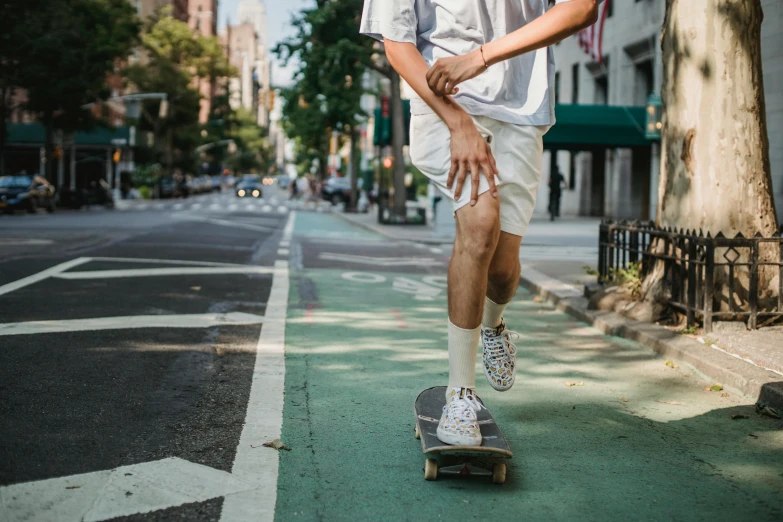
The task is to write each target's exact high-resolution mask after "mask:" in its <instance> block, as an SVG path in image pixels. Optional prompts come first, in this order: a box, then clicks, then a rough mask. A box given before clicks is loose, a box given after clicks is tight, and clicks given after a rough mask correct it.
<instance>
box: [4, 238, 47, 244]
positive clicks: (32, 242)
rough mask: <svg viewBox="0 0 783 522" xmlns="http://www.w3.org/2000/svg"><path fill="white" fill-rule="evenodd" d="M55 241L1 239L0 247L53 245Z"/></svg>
mask: <svg viewBox="0 0 783 522" xmlns="http://www.w3.org/2000/svg"><path fill="white" fill-rule="evenodd" d="M51 244H54V241H52V240H51V239H24V238H18V239H17V238H12V237H0V246H19V245H35V246H38V245H51Z"/></svg>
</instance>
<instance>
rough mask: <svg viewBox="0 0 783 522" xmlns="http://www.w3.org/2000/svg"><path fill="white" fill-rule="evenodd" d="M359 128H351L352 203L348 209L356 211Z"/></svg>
mask: <svg viewBox="0 0 783 522" xmlns="http://www.w3.org/2000/svg"><path fill="white" fill-rule="evenodd" d="M358 144H359V127H358V126H356V125H354V126H353V127H351V149H350V151H351V201H350V202H349V205H348V207H349V208H350V209H351V210H352V211H356V203H357V201H358V199H359V148H358V146H357V145H358Z"/></svg>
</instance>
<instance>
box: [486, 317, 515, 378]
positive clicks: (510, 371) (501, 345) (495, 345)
mask: <svg viewBox="0 0 783 522" xmlns="http://www.w3.org/2000/svg"><path fill="white" fill-rule="evenodd" d="M518 337H519V334H518V333H516V332H512V331H511V330H506V323H505V322H504V321H503V320H501V321H500V325H499V326H498V327H497V328H485V327H483V326H482V328H481V345H482V346H483V347H484V350H483V352H484V353H483V356H482V359H483V361H484V375H486V376H487V380H488V381H489V384H490V385H491V386H492V387H493V388H495V389H496V390H497V391H507V390H510V389H511V387H512V386H513V385H514V377H515V376H516V354H517V347H516V346H514V344H513V343H512V342H511V340H512V339H516V338H518Z"/></svg>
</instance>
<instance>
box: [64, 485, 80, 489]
mask: <svg viewBox="0 0 783 522" xmlns="http://www.w3.org/2000/svg"><path fill="white" fill-rule="evenodd" d="M80 487H81V486H66V487H65V489H79V488H80Z"/></svg>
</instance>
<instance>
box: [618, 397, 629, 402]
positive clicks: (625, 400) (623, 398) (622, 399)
mask: <svg viewBox="0 0 783 522" xmlns="http://www.w3.org/2000/svg"><path fill="white" fill-rule="evenodd" d="M620 400H621V401H623V402H628V399H626V398H625V397H620Z"/></svg>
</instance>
